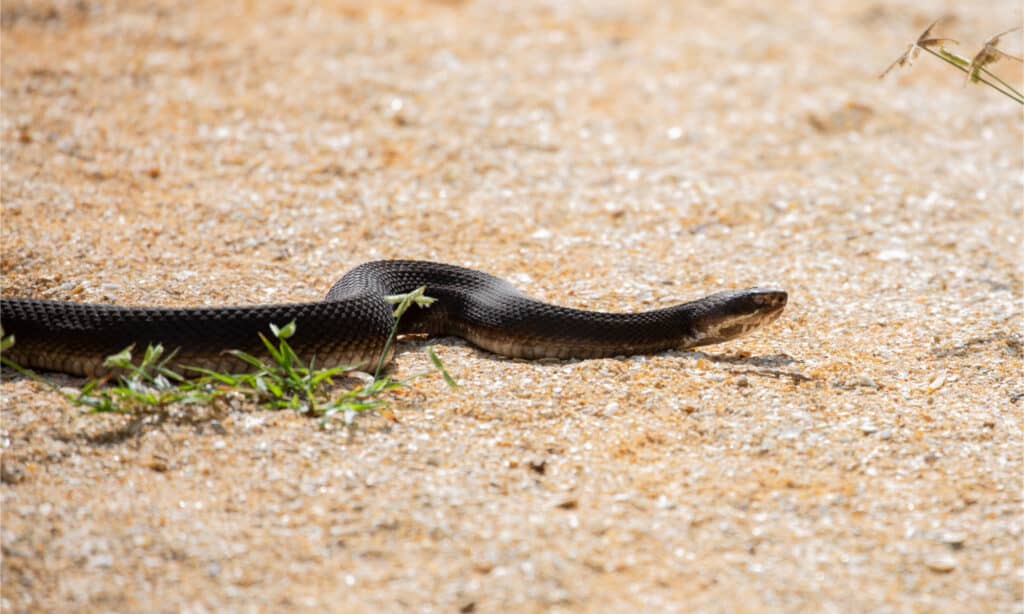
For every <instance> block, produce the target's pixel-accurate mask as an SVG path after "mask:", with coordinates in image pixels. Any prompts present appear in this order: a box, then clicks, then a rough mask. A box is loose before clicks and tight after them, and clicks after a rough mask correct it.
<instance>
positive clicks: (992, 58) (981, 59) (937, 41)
mask: <svg viewBox="0 0 1024 614" xmlns="http://www.w3.org/2000/svg"><path fill="white" fill-rule="evenodd" d="M939 21H941V19H937V20H935V21H933V22H932V24H931V25H929V26H928V27H927V28H925V30H924V32H921V34H920V35H919V36H918V37H917V40H915V41H914V42H912V43H910V44H909V45H908V46H907V49H906V51H904V52H903V54H901V55H900V56H899V57H898V58H896V60H895V61H894V62H893V63H892V64H890V65H889V67H888V68H886V69H885V70H884V71H882V74H880V75H879V76H878V77H879V78H880V79H881V78H883V77H885V76H886V75H888V74H889V73H890V72H892V70H893V69H895V68H897V67H903V66H909V65H910V64H912V63H913V61H914V60H915V59H916V58H917V56H918V55H919V54H920V52H921V51H924V52H926V53H929V54H931V55H933V56H935V57H937V58H938V59H940V60H942V61H943V62H946V63H947V64H949V65H950V66H953V67H954V68H956V69H957V70H960V71H962V72H964V73H966V75H967V80H968V81H970V82H971V83H984V84H985V85H987V86H989V87H991V88H992V89H994V90H996V91H997V92H999V93H1000V94H1002V95H1004V96H1006V97H1007V98H1010V99H1011V100H1013V101H1015V102H1017V103H1018V104H1021V105H1024V94H1021V92H1020V90H1018V89H1017V88H1015V87H1013V86H1012V85H1010V84H1009V83H1007V82H1006V81H1003V80H1002V79H1001V78H999V76H998V75H996V74H995V73H993V72H991V71H990V70H989V69H988V68H987V67H988V66H991V65H992V64H995V63H996V62H998V61H1000V60H1012V61H1015V62H1018V63H1021V62H1022V61H1024V60H1022V58H1021V57H1020V56H1016V55H1013V54H1010V53H1007V52H1006V51H1003V50H1002V49H1000V48H999V43H1000V41H1001V39H1002V37H1004V36H1006V35H1007V34H1010V33H1011V32H1016V31H1017V30H1021V29H1022V26H1017V27H1016V28H1011V29H1009V30H1006V31H1005V32H1000V33H999V34H996V35H995V36H993V37H992V38H990V39H988V40H987V41H985V45H984V46H983V47H982V48H981V50H980V51H978V53H976V54H975V55H974V57H973V58H971V59H967V58H965V57H963V56H960V55H957V54H956V53H954V52H952V51H950V50H948V49H946V47H945V46H946V44H947V43H950V44H953V45H956V44H959V43H958V42H957V41H955V40H953V39H951V38H941V37H936V36H932V30H933V29H934V28H935V26H936V25H938V23H939Z"/></svg>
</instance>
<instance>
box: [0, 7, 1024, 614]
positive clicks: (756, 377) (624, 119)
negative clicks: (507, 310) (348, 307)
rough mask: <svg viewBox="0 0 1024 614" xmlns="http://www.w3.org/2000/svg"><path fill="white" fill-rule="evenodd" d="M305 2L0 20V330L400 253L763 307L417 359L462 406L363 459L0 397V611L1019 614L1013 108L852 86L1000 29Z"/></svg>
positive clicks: (916, 87) (41, 12)
mask: <svg viewBox="0 0 1024 614" xmlns="http://www.w3.org/2000/svg"><path fill="white" fill-rule="evenodd" d="M309 4H310V6H307V7H304V8H303V7H294V6H292V5H291V3H287V2H279V1H271V0H266V1H260V0H255V1H251V2H228V3H221V2H213V1H207V0H200V1H197V2H192V3H185V2H163V1H157V2H119V3H90V2H57V1H47V2H33V1H27V0H22V1H17V0H8V1H6V2H4V5H3V31H2V34H3V38H2V53H3V61H2V79H3V84H2V92H3V93H2V96H3V97H2V103H3V105H2V107H3V108H2V114H0V119H2V139H3V140H2V147H3V156H2V184H3V185H2V204H0V216H2V217H0V219H2V248H0V267H2V274H3V278H2V294H3V296H5V297H10V296H33V297H44V298H52V299H64V300H79V301H96V302H115V303H119V304H130V305H139V304H154V305H222V304H238V303H250V302H267V301H273V302H278V301H293V300H315V299H317V298H319V297H321V296H322V295H323V293H324V292H325V291H326V289H327V288H328V287H329V286H330V285H331V283H332V282H333V281H334V280H335V279H336V278H337V277H339V276H340V275H341V274H342V273H343V272H344V271H346V270H348V269H349V268H351V267H353V266H355V265H357V264H359V263H361V262H364V261H367V260H372V259H377V258H392V257H403V258H423V259H433V260H439V261H444V262H451V263H455V264H461V265H465V266H471V267H475V268H480V269H482V270H486V271H488V272H491V273H494V274H496V275H499V276H502V277H504V278H506V279H509V280H510V281H512V282H513V283H515V284H516V285H517V286H518V287H520V288H521V289H522V290H524V291H525V292H527V293H529V294H531V295H533V296H536V297H539V298H542V299H545V300H549V301H552V302H556V303H560V304H565V305H573V306H578V307H586V308H591V309H605V310H640V309H650V308H654V307H659V306H664V305H669V304H672V303H675V302H680V301H683V300H689V299H692V298H696V297H699V296H703V295H705V294H708V293H710V292H713V291H716V290H720V289H724V288H735V287H744V286H750V285H774V286H780V287H783V288H785V289H787V290H788V291H789V292H790V304H789V307H788V308H787V311H786V313H785V314H784V316H783V317H782V318H781V319H780V320H779V321H778V322H776V323H775V324H773V325H772V326H771V327H770V328H768V329H766V330H763V331H760V332H758V333H756V334H754V335H752V336H749V337H746V338H744V339H741V340H737V341H734V342H730V343H727V344H723V345H718V346H711V347H708V348H704V349H703V351H698V352H667V353H664V354H660V355H657V356H639V357H625V358H615V359H607V360H590V361H561V362H557V361H556V362H530V361H515V360H507V359H503V358H500V357H497V356H494V355H491V354H488V353H486V352H483V351H479V350H476V349H474V348H473V347H471V346H469V345H468V344H466V343H465V342H463V341H461V340H458V339H452V338H443V339H439V340H434V341H430V342H423V341H416V342H410V343H405V344H403V345H402V347H401V348H400V352H399V354H398V356H397V359H396V364H395V372H396V374H398V375H404V374H411V373H415V372H417V371H419V370H421V369H424V368H426V367H427V365H428V362H427V358H426V356H425V355H424V351H423V350H424V346H425V345H426V344H427V343H430V344H432V345H433V347H435V349H436V350H437V352H438V354H439V355H440V356H441V357H442V358H443V359H444V361H445V363H446V364H447V366H448V367H449V369H450V370H451V371H452V373H453V375H455V376H456V377H457V378H458V379H459V381H460V383H461V384H462V386H461V387H460V388H458V389H456V390H451V389H448V388H447V387H446V386H445V385H444V383H443V381H442V380H441V378H440V377H438V376H431V377H428V378H424V379H421V380H417V381H416V382H415V383H414V384H413V385H412V387H411V389H409V390H407V391H405V392H403V393H402V394H400V395H399V396H397V397H396V398H395V399H394V400H393V402H392V404H391V406H390V408H391V412H392V413H391V417H390V418H389V417H384V416H366V417H364V418H361V419H360V420H358V421H357V422H356V425H355V428H354V429H353V430H347V429H344V428H334V429H331V430H322V429H320V428H319V423H318V422H317V420H315V419H312V418H309V417H306V416H302V415H298V414H296V413H294V412H286V411H285V412H273V411H268V410H263V409H259V408H256V407H247V406H240V407H234V408H232V409H230V410H227V411H225V412H223V413H221V414H216V415H212V416H206V417H203V418H201V419H197V420H192V421H189V420H177V421H169V422H167V423H164V424H161V425H144V426H143V428H140V429H136V430H131V431H125V428H124V427H125V425H126V424H128V423H129V420H130V419H129V418H127V417H120V416H93V415H84V414H83V413H82V410H81V409H80V408H76V407H73V406H70V405H69V404H68V403H67V402H65V401H64V400H63V399H62V397H61V396H60V395H58V394H56V393H53V392H51V391H49V390H48V389H47V388H46V387H44V386H41V385H39V384H37V383H33V382H31V381H28V380H25V379H23V378H21V377H18V376H15V375H14V374H12V373H8V372H5V375H4V381H3V383H2V385H0V393H2V401H3V413H2V461H3V465H2V466H3V471H2V476H0V477H2V485H0V497H2V499H0V501H2V546H3V563H2V580H3V582H2V602H0V605H2V607H3V609H4V610H5V611H12V612H14V611H71V610H74V611H193V612H200V611H225V610H232V611H258V610H266V611H279V610H280V609H282V608H289V609H296V610H302V609H314V608H318V609H329V610H334V611H367V612H369V611H374V612H376V611H409V610H412V611H461V612H472V611H476V612H492V611H566V612H568V611H636V610H638V609H639V610H642V611H694V610H702V611H737V610H740V611H798V610H801V611H922V612H950V611H986V612H991V611H995V612H1020V611H1021V609H1022V596H1021V595H1022V588H1024V572H1022V566H1024V556H1022V548H1021V544H1022V541H1021V539H1022V527H1024V521H1022V515H1021V493H1022V453H1024V445H1022V444H1024V437H1022V420H1021V410H1022V407H1024V400H1022V398H1024V383H1022V375H1021V374H1022V363H1024V358H1022V352H1024V350H1022V345H1024V336H1022V318H1021V305H1022V289H1021V287H1022V269H1021V264H1020V263H1021V262H1022V261H1024V258H1022V255H1024V254H1022V249H1021V240H1022V234H1024V233H1022V224H1021V217H1022V212H1024V205H1022V187H1024V186H1022V176H1024V173H1022V170H1024V153H1022V145H1021V143H1022V136H1024V130H1022V122H1021V119H1022V115H1021V110H1020V107H1019V106H1018V105H1016V104H1015V103H1013V102H1012V101H1010V100H1008V99H1007V98H1004V97H1002V96H1000V95H998V94H997V93H995V92H993V91H991V90H989V89H987V88H983V87H979V86H977V85H969V84H965V82H964V78H963V76H962V75H961V74H959V73H957V72H955V71H954V70H953V69H951V68H950V67H948V66H946V65H943V64H941V63H940V62H938V61H937V60H935V59H934V58H931V57H927V56H924V57H920V58H918V60H917V62H916V63H915V64H914V66H912V67H910V68H904V69H902V70H899V71H898V72H896V73H894V74H890V75H889V76H888V77H887V78H886V79H885V80H879V79H878V78H877V75H878V73H880V72H881V71H882V70H883V69H884V68H885V67H886V66H887V65H888V64H889V63H890V62H891V61H892V60H894V59H895V58H896V57H897V56H898V55H899V54H900V53H901V52H902V51H903V50H904V49H905V48H906V45H907V44H908V43H910V42H912V41H913V39H914V38H915V37H916V36H917V34H918V33H919V32H920V31H921V30H923V29H924V28H925V27H926V26H927V25H928V24H929V23H930V22H931V21H932V20H934V19H935V18H937V17H940V16H943V15H947V16H948V17H949V18H948V19H947V21H946V22H944V23H943V24H941V25H940V27H939V28H938V30H937V32H938V33H939V34H941V35H944V36H949V37H952V38H956V39H958V40H960V41H961V45H960V46H959V47H958V49H959V50H960V52H961V53H964V54H967V55H970V54H972V53H973V52H974V51H975V50H977V49H978V48H980V46H981V45H982V44H983V43H984V41H985V39H987V38H988V37H989V36H991V35H993V34H995V33H997V32H999V31H1002V30H1005V29H1007V28H1009V27H1012V26H1013V25H1015V24H1019V23H1021V19H1022V16H1021V7H1020V4H1019V3H1017V2H1010V1H1002V0H1000V1H991V2H984V3H982V2H973V3H953V2H941V1H937V0H921V1H918V0H913V1H911V0H905V1H892V2H884V3H883V2H877V3H856V2H833V3H828V2H809V1H807V2H799V1H798V2H778V1H770V2H745V1H739V0H732V1H726V2H710V1H708V2H682V3H678V4H675V5H669V4H668V3H663V2H655V1H651V2H638V3H602V2H586V3H578V4H577V3H563V2H551V3H543V2H526V3H518V2H509V3H498V4H476V3H468V2H466V3H463V2H457V1H456V2H421V3H417V2H409V3H407V2H395V3H374V6H373V8H372V9H367V8H366V4H367V3H361V2H350V3H309ZM314 4H315V6H314ZM1004 44H1005V46H1006V48H1007V49H1009V50H1014V51H1016V52H1018V53H1019V51H1020V48H1021V41H1020V36H1019V35H1018V34H1014V35H1009V36H1007V37H1006V38H1005V39H1004ZM994 69H997V70H999V72H1000V74H1001V75H1003V76H1004V78H1006V79H1008V80H1010V81H1012V82H1014V83H1018V84H1019V83H1020V81H1021V79H1020V70H1019V69H1020V66H1019V65H1016V64H1011V63H1003V64H999V65H996V66H995V67H994ZM51 379H52V381H54V382H56V383H58V384H59V385H61V386H81V385H82V383H83V381H82V380H80V379H75V378H71V377H66V376H60V375H54V376H52V377H51Z"/></svg>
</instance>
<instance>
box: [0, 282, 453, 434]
mask: <svg viewBox="0 0 1024 614" xmlns="http://www.w3.org/2000/svg"><path fill="white" fill-rule="evenodd" d="M425 291H426V288H425V287H421V288H417V289H416V290H414V291H412V292H409V293H407V294H401V295H396V296H391V297H387V300H388V301H389V302H391V303H392V304H395V305H396V307H395V310H394V317H395V323H394V325H393V326H392V328H391V334H390V335H389V336H388V339H387V343H386V345H385V347H384V349H383V351H382V352H381V355H380V358H379V359H378V361H377V367H376V370H375V372H374V374H373V375H369V374H366V373H360V372H359V371H357V370H356V369H357V367H356V366H341V367H330V368H326V369H318V368H316V365H315V358H314V359H312V360H310V361H309V363H308V364H304V363H303V362H302V361H301V360H300V359H299V357H298V355H296V353H295V351H294V350H293V349H292V347H291V345H289V343H288V339H289V338H291V337H292V336H293V335H294V334H295V330H296V325H295V322H290V323H289V324H287V325H286V326H283V327H278V326H276V325H274V324H271V325H270V332H271V335H272V336H273V339H270V338H268V337H266V336H265V335H263V334H262V333H260V335H259V337H260V340H261V341H262V342H263V346H264V347H265V348H266V350H267V354H268V355H269V357H270V358H269V360H264V359H262V358H259V357H256V356H253V355H251V354H247V353H245V352H242V351H240V350H229V353H231V354H232V355H233V356H235V357H237V358H238V359H240V360H242V361H243V362H245V363H246V364H248V365H249V366H250V367H251V368H252V369H251V370H250V371H249V372H247V373H222V372H219V371H213V370H210V369H200V368H198V367H186V368H187V369H188V370H189V371H192V372H194V373H198V374H199V377H196V378H186V377H184V376H183V375H181V374H180V373H178V372H176V371H174V370H172V369H171V368H170V367H169V366H168V365H169V364H170V363H171V361H172V360H173V358H174V353H173V352H172V353H171V354H169V355H167V356H166V357H165V356H164V348H163V346H160V345H155V346H149V347H147V348H146V352H145V354H144V355H143V356H142V360H141V361H140V362H139V363H138V364H136V363H135V362H134V361H133V360H132V350H133V348H132V347H128V348H125V349H124V350H122V351H120V352H118V353H117V354H114V355H112V356H108V357H107V358H106V360H105V361H104V365H105V366H108V367H114V368H117V369H118V370H119V372H120V373H121V374H120V375H119V376H118V378H117V381H116V383H115V384H114V385H112V386H105V385H104V384H106V383H108V382H107V380H105V379H91V380H89V381H88V382H87V383H86V384H85V386H84V387H83V388H82V389H81V390H80V391H77V392H76V393H66V392H64V391H63V390H62V389H60V388H59V387H58V386H56V385H55V384H53V383H52V382H49V381H48V380H46V379H44V378H41V377H39V376H38V375H36V374H35V373H33V372H32V371H30V370H28V369H25V368H23V367H21V366H20V365H17V364H16V363H14V362H12V361H11V360H9V359H7V358H6V357H4V356H3V351H4V350H6V349H8V348H9V347H11V346H12V345H14V342H15V339H14V336H13V335H11V336H7V337H2V339H0V362H2V363H3V364H4V365H7V366H9V367H11V368H13V369H15V370H16V371H17V372H18V373H21V374H22V375H24V376H26V377H28V378H30V379H32V380H34V381H37V382H41V383H43V384H44V385H46V386H48V387H50V388H51V389H53V390H55V391H57V392H59V393H60V394H62V395H64V396H65V398H67V399H68V400H69V401H70V402H71V403H73V404H75V405H78V406H83V407H87V408H88V410H89V413H121V414H129V415H132V416H134V417H144V416H150V415H157V416H160V417H161V418H165V417H166V416H167V412H168V411H169V410H170V408H171V407H173V406H179V405H197V404H199V405H212V404H214V403H216V402H217V401H218V399H221V398H222V397H225V396H227V395H234V396H236V397H237V396H241V397H242V398H243V399H245V400H248V401H252V402H255V403H257V404H259V405H261V406H263V407H266V408H268V409H292V410H295V411H299V412H302V413H305V414H309V415H313V416H318V417H319V418H320V423H321V425H322V426H325V427H326V426H328V424H329V422H330V420H331V419H332V418H333V417H335V416H338V415H341V416H342V417H343V419H344V421H345V424H346V425H349V424H352V422H353V420H355V418H356V417H357V416H358V415H359V414H360V413H362V412H365V411H367V410H379V409H380V408H382V407H383V406H384V405H386V404H387V395H388V393H392V392H394V391H396V390H400V389H402V388H405V387H406V386H407V385H408V383H409V382H411V381H412V380H414V379H418V378H420V377H423V376H424V375H428V374H429V373H430V371H425V372H422V373H418V374H416V375H413V376H412V377H409V378H406V379H401V380H398V379H394V378H392V377H390V376H387V375H382V372H383V367H384V362H385V360H386V358H387V356H388V353H389V352H390V351H391V348H392V347H393V345H394V342H395V339H396V338H397V336H398V322H399V320H400V319H401V317H402V315H403V314H404V313H405V312H406V311H407V310H408V309H409V307H411V306H412V305H414V304H415V305H418V306H420V307H428V306H430V304H431V303H433V302H434V299H432V298H430V297H428V296H425V295H424V292H425ZM0 336H2V332H0ZM427 354H428V356H429V357H430V362H431V364H433V365H434V368H435V369H436V370H437V371H438V372H440V373H441V375H442V377H443V378H444V381H445V382H446V383H447V384H448V385H449V386H451V387H453V388H454V387H457V386H458V384H457V383H456V381H455V379H454V378H452V376H451V375H450V374H449V373H448V371H447V369H445V367H444V364H443V363H442V362H441V359H440V358H438V356H437V354H436V353H435V352H434V349H433V348H429V349H428V351H427ZM340 378H347V379H356V380H360V381H362V384H361V385H359V386H356V387H355V388H350V389H348V390H344V391H341V392H340V393H339V392H338V391H337V388H338V386H337V385H336V384H335V381H334V380H335V379H340Z"/></svg>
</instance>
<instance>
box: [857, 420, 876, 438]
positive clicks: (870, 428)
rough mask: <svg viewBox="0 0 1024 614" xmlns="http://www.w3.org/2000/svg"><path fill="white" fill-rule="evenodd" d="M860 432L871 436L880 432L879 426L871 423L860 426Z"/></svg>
mask: <svg viewBox="0 0 1024 614" xmlns="http://www.w3.org/2000/svg"><path fill="white" fill-rule="evenodd" d="M860 432H861V433H864V434H865V435H870V434H872V433H877V432H878V426H876V425H875V424H874V423H871V422H864V423H862V424H861V425H860Z"/></svg>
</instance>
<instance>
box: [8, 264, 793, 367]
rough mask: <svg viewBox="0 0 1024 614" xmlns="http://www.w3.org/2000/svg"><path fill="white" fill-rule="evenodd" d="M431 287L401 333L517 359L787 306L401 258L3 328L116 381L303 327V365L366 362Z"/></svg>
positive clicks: (606, 348)
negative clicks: (234, 294) (128, 367)
mask: <svg viewBox="0 0 1024 614" xmlns="http://www.w3.org/2000/svg"><path fill="white" fill-rule="evenodd" d="M420 286H426V288H427V289H426V294H427V295H429V296H431V297H433V298H436V299H437V302H436V303H435V304H433V305H432V306H430V307H429V308H417V307H411V308H410V309H409V311H407V312H406V314H405V315H404V316H403V317H402V318H401V320H400V327H399V333H400V334H417V333H420V334H428V335H457V336H459V337H462V338H464V339H466V340H468V341H469V342H470V343H472V344H474V345H476V346H479V347H481V348H484V349H486V350H489V351H491V352H494V353H496V354H502V355H504V356H510V357H517V358H598V357H602V356H617V355H627V354H648V353H654V352H660V351H663V350H669V349H686V348H691V347H694V346H698V345H707V344H711V343H719V342H722V341H727V340H729V339H733V338H735V337H738V336H740V335H743V334H746V333H748V332H750V331H752V330H754V329H755V328H757V327H759V326H761V325H763V324H766V323H768V322H771V321H772V320H774V319H775V318H777V317H778V316H779V315H780V314H781V313H782V310H783V309H784V308H785V306H786V301H787V294H786V292H784V291H782V290H772V289H762V288H748V289H745V290H730V291H725V292H719V293H717V294H712V295H710V296H707V297H705V298H702V299H699V300H696V301H692V302H689V303H684V304H681V305H676V306H674V307H668V308H665V309H658V310H654V311H646V312H642V313H603V312H596V311H584V310H580V309H571V308H568V307H559V306H556V305H550V304H548V303H543V302H541V301H537V300H534V299H531V298H529V297H526V296H524V295H522V294H521V293H519V291H518V290H516V289H515V288H514V287H513V286H512V285H511V284H509V283H508V282H506V281H504V280H502V279H499V278H497V277H494V276H492V275H488V274H487V273H482V272H480V271H475V270H473V269H467V268H462V267H457V266H452V265H448V264H439V263H435V262H420V261H410V260H389V261H379V262H369V263H366V264H363V265H360V266H358V267H356V268H355V269H352V270H351V271H349V272H348V273H347V274H345V276H344V277H342V278H341V279H340V280H339V281H338V282H337V283H336V284H334V286H333V287H332V288H331V289H330V291H329V292H328V293H327V296H326V297H325V299H324V300H323V301H318V302H311V303H284V304H279V305H251V306H240V307H212V308H206V307H198V308H188V309H175V308H150V307H121V306H116V305H98V304H85V303H74V302H64V301H47V300H37V299H24V298H7V299H2V300H0V326H2V328H3V331H4V334H5V335H11V334H13V335H14V337H15V344H14V346H13V347H11V348H10V349H9V350H8V351H7V356H8V357H9V358H10V359H11V360H13V361H14V362H16V363H19V364H21V365H22V366H25V367H31V368H37V369H46V370H51V371H63V372H66V373H71V374H75V375H89V376H96V375H102V374H105V373H106V372H107V371H108V369H107V368H105V367H104V366H103V360H104V357H105V356H107V355H110V354H113V353H116V352H118V351H120V350H122V349H124V348H125V347H127V346H129V345H132V344H134V345H136V347H145V346H146V345H147V344H156V343H161V344H163V346H164V347H165V348H167V349H168V350H170V349H177V350H178V353H177V354H176V356H175V363H174V364H175V365H176V366H197V367H205V368H209V369H216V370H220V371H232V370H234V371H238V370H240V369H244V367H245V365H244V363H242V362H241V361H239V360H238V359H237V358H235V357H234V356H232V355H230V354H227V353H225V350H228V349H239V350H243V351H246V352H249V353H252V354H263V353H264V350H263V348H262V343H261V342H260V340H259V338H258V336H257V333H261V332H262V333H264V334H267V333H268V327H269V325H270V324H272V323H273V324H276V325H278V326H283V325H285V324H287V323H289V322H291V321H293V320H294V321H295V323H296V332H295V336H294V337H292V338H291V339H290V340H289V342H290V343H291V344H292V346H293V347H294V348H295V350H296V352H297V353H298V355H299V356H300V357H301V358H303V359H306V360H308V359H310V358H314V357H315V360H316V364H317V365H319V366H332V365H342V364H345V365H349V364H362V365H364V366H366V365H372V364H374V363H375V362H376V361H377V360H378V358H379V357H380V354H381V352H382V351H383V349H384V347H385V343H386V341H387V338H388V336H389V335H390V333H391V329H392V326H393V324H394V317H393V315H392V305H391V304H390V303H388V302H387V301H386V300H385V297H386V296H389V295H396V294H402V293H406V292H411V291H412V290H414V289H416V288H418V287H420ZM390 358H391V356H387V357H385V360H390Z"/></svg>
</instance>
